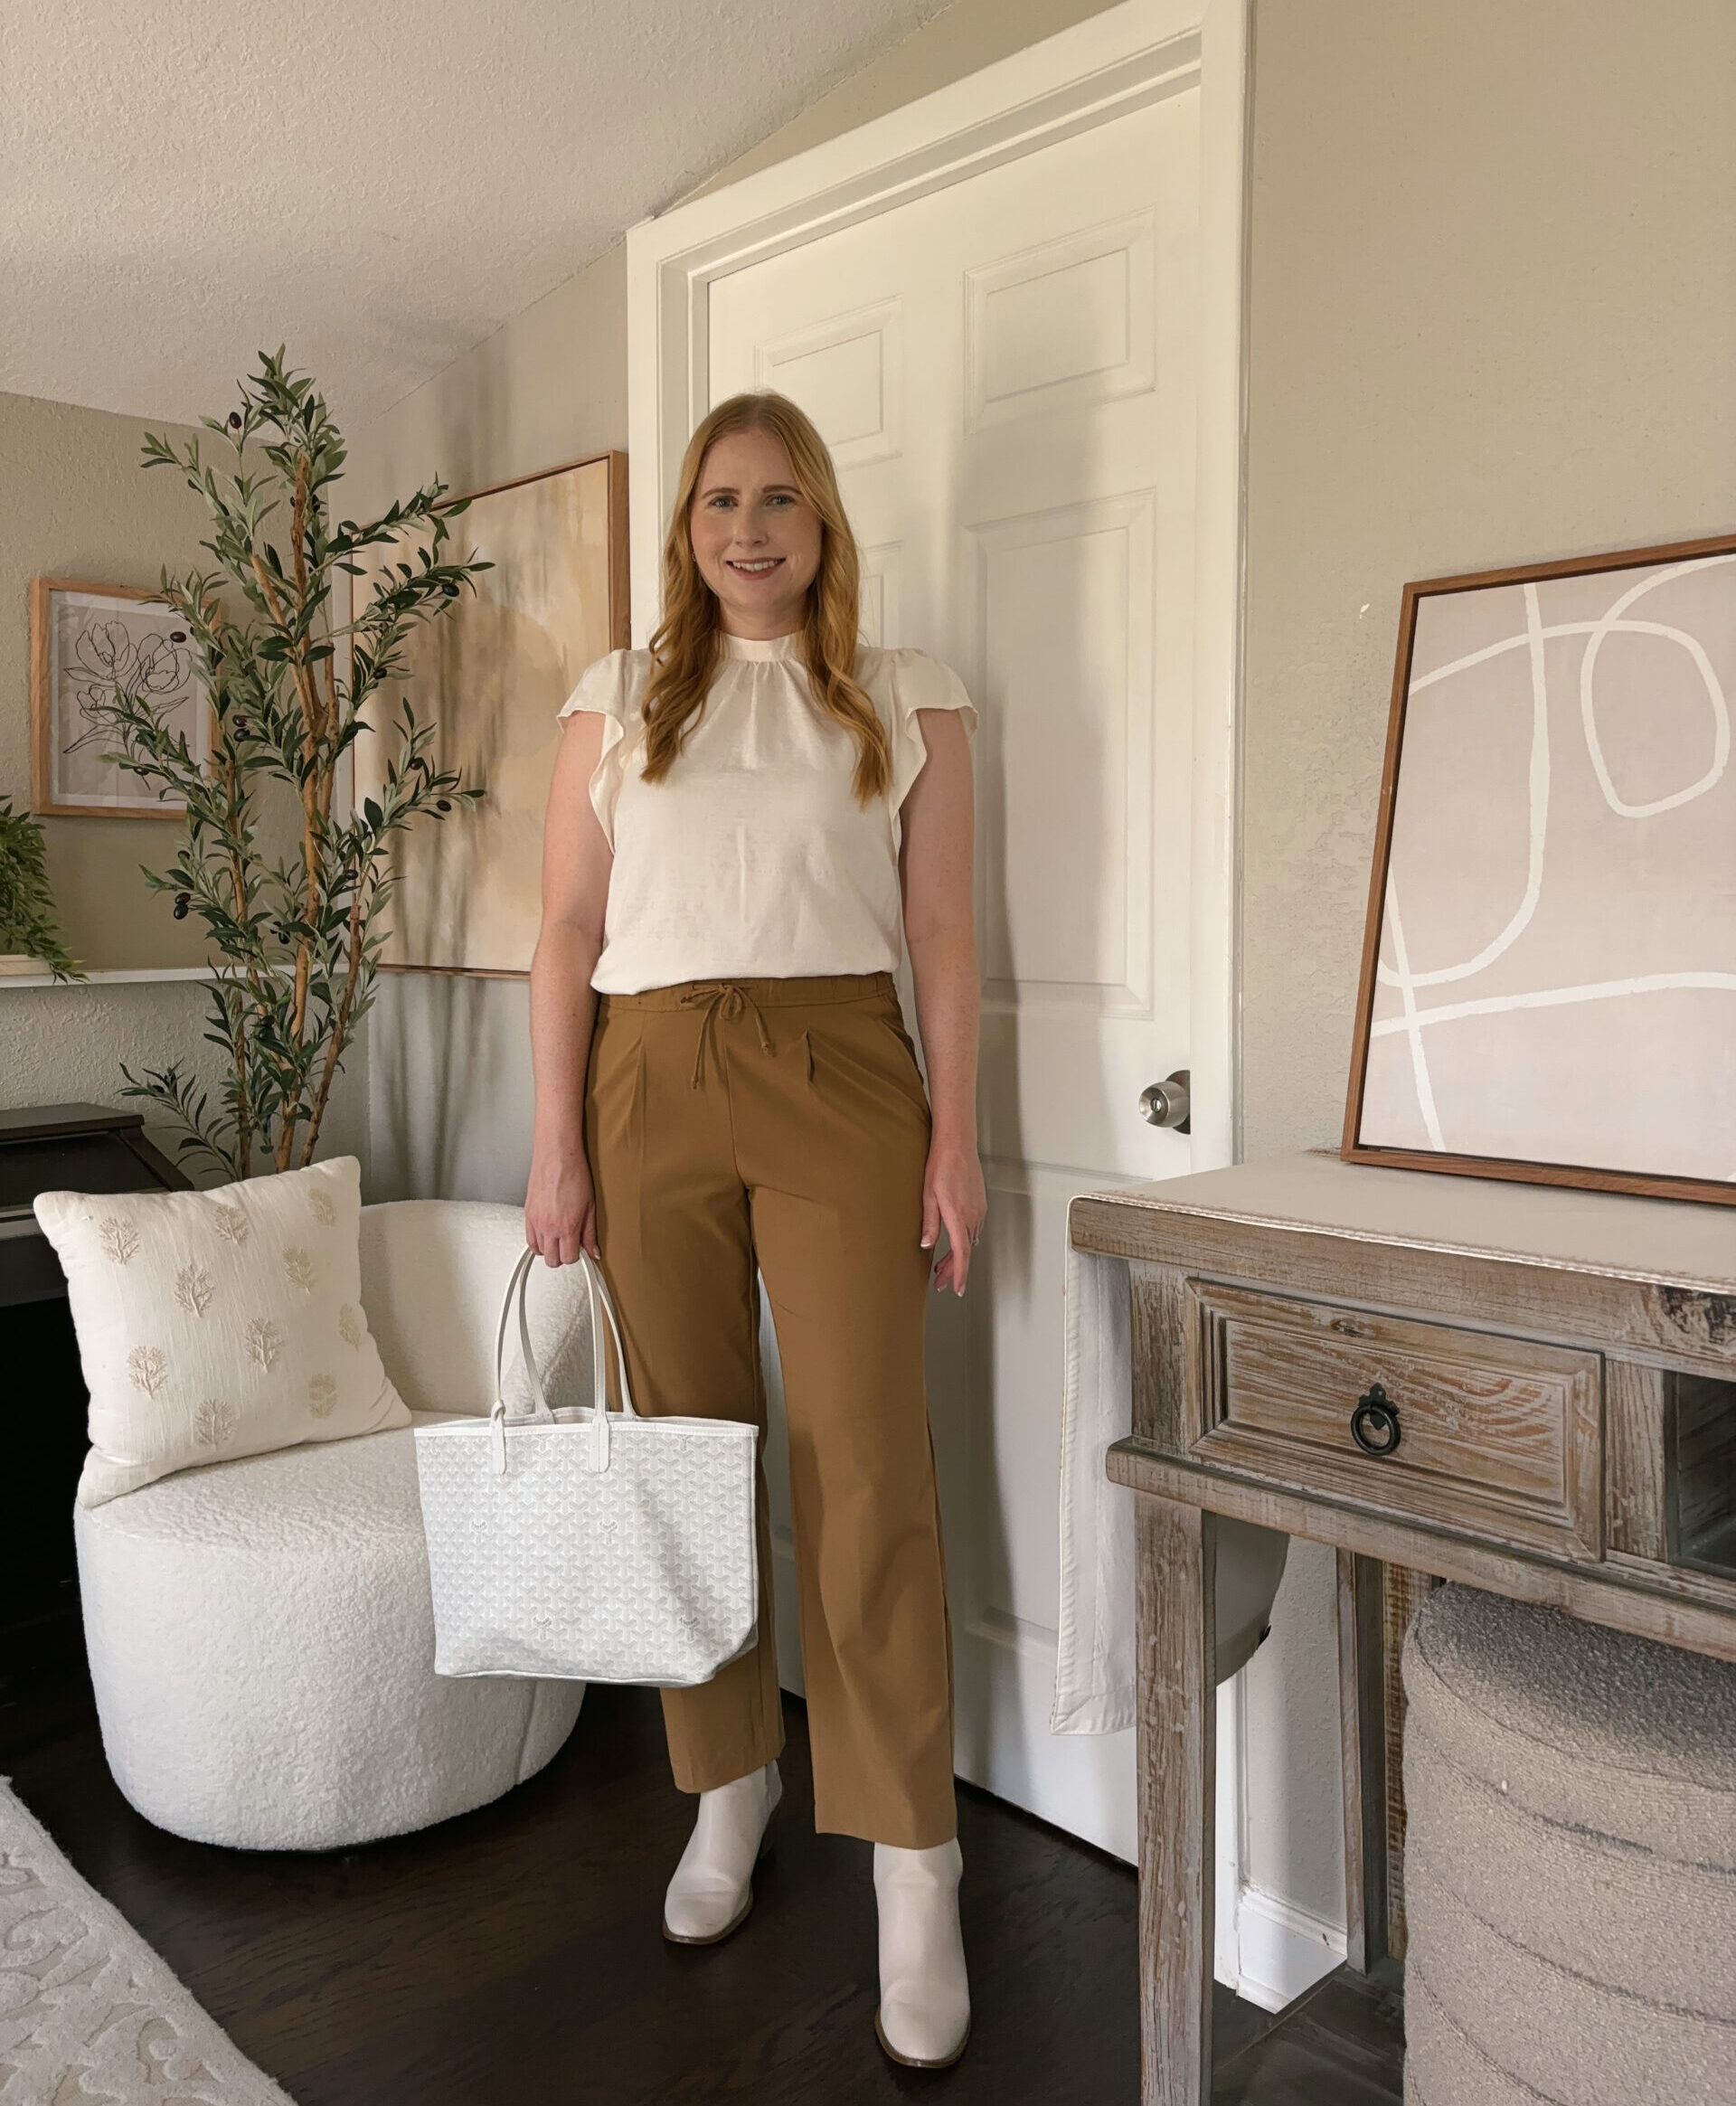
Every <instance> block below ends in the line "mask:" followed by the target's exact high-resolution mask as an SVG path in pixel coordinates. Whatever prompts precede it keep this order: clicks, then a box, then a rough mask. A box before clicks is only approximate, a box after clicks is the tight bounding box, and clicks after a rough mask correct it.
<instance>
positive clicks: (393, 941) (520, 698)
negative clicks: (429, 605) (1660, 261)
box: [350, 453, 628, 978]
mask: <svg viewBox="0 0 1736 2106" xmlns="http://www.w3.org/2000/svg"><path fill="white" fill-rule="evenodd" d="M454 548H456V550H457V552H458V553H460V554H465V553H467V554H469V555H471V556H472V557H473V558H474V559H479V560H481V561H484V562H488V563H491V564H492V565H493V566H494V567H493V569H492V570H487V571H482V572H481V573H480V574H479V575H478V576H477V578H476V590H475V591H474V592H470V591H467V592H465V593H464V594H462V595H461V596H460V598H459V599H458V600H456V601H455V602H454V603H453V605H452V607H451V608H450V609H449V610H448V612H447V613H446V614H445V615H443V616H442V617H441V619H439V621H438V622H433V623H429V624H428V625H426V626H424V627H422V628H417V629H414V630H412V631H411V632H410V636H409V637H408V639H407V641H406V643H405V644H404V646H403V647H402V650H401V657H402V659H403V662H404V666H405V677H404V678H403V679H402V680H400V681H395V682H393V683H392V684H390V685H387V686H382V688H381V689H380V690H379V691H378V693H377V694H376V695H375V697H374V698H373V704H372V705H371V707H370V709H369V712H368V717H369V721H370V722H371V723H372V724H373V727H374V732H375V733H376V734H383V735H364V736H363V737H362V738H361V739H360V740H358V741H357V742H356V746H355V749H354V751H355V756H356V760H355V793H354V794H355V800H356V802H357V804H358V805H359V804H360V803H361V802H362V800H363V798H366V797H369V796H373V795H375V794H376V791H377V786H378V782H379V779H380V775H381V772H382V770H383V767H384V763H385V760H386V758H387V757H388V756H389V755H390V754H391V753H392V751H395V750H396V746H397V740H396V737H395V735H394V734H393V732H392V724H393V723H394V722H396V720H397V718H398V714H399V705H400V704H401V701H403V700H404V699H406V698H408V700H409V701H410V704H412V706H413V707H414V709H415V712H416V715H417V718H418V720H419V721H420V722H429V721H430V720H431V721H432V722H433V723H434V725H435V727H436V735H435V741H434V745H433V749H432V751H431V752H430V755H429V758H430V759H431V760H433V762H434V764H435V765H436V766H437V767H439V768H441V769H446V768H457V769H459V770H462V772H463V776H464V779H465V781H466V782H467V783H476V784H479V785H480V786H481V787H482V788H483V789H484V791H485V792H486V795H485V796H484V798H482V800H481V802H480V803H478V804H476V805H474V806H471V807H458V809H456V810H455V811H454V812H453V813H452V815H451V816H450V817H448V818H446V819H444V820H442V821H441V823H440V824H439V825H438V826H414V827H407V828H405V829H404V830H403V831H402V832H401V833H399V834H398V835H396V836H394V844H395V851H394V854H395V860H394V864H393V875H394V876H395V878H396V880H397V887H396V890H395V891H394V892H393V893H392V897H391V899H390V900H389V901H388V902H387V903H386V905H385V907H384V908H383V909H382V919H383V921H385V923H386V924H387V925H388V927H387V938H386V946H385V949H384V950H383V952H382V956H381V961H380V962H381V964H382V967H384V968H388V969H390V970H396V971H401V972H424V973H429V972H434V973H472V974H477V975H482V976H486V977H512V978H516V977H522V976H523V975H524V974H526V973H528V972H529V971H530V967H531V954H532V952H533V949H535V945H536V933H537V927H538V923H539V921H540V919H541V913H542V813H543V807H544V806H545V805H546V803H547V801H548V794H549V784H550V781H551V779H552V776H553V772H554V760H555V755H556V753H557V752H558V751H560V745H561V724H560V721H559V715H558V713H559V711H560V708H561V704H562V703H563V702H565V700H566V699H567V697H568V695H570V694H571V693H572V690H573V688H574V686H575V685H577V683H578V679H579V675H580V673H582V672H583V671H584V669H585V667H586V666H588V665H590V662H591V661H592V660H593V659H594V658H600V657H602V656H604V655H605V654H606V653H607V652H609V651H611V650H614V649H617V648H618V647H622V646H624V645H625V644H626V643H627V640H628V631H627V456H626V455H625V454H624V453H608V454H601V455H599V456H597V457H596V458H592V459H589V460H580V461H572V462H570V463H568V464H567V465H566V466H564V467H558V468H550V469H548V470H546V471H544V472H542V473H540V474H537V475H533V476H524V477H519V478H518V479H517V480H515V481H514V482H510V483H501V484H496V485H495V486H492V487H491V488H488V489H486V490H478V491H476V493H474V494H473V495H472V496H471V498H470V503H469V508H468V510H467V511H466V512H464V513H461V514H460V515H459V516H458V518H457V519H456V520H454V521H453V523H452V538H451V541H450V542H449V543H448V551H450V550H453V549H454ZM405 553H407V551H405V550H404V549H402V548H396V547H395V548H393V549H391V550H382V551H372V552H369V554H370V555H372V556H373V559H374V561H375V562H383V561H384V560H386V559H387V558H388V557H389V558H390V559H391V560H393V561H402V560H403V557H404V555H405ZM358 561H359V562H360V563H361V566H362V573H363V574H362V575H360V576H357V577H353V578H352V579H351V581H350V583H351V592H352V604H353V606H361V605H363V604H364V603H365V600H366V598H367V597H368V596H369V595H370V594H371V593H372V591H373V589H374V586H375V584H376V583H377V582H378V577H377V572H376V571H374V569H373V567H372V566H371V565H370V563H369V561H368V557H367V556H363V558H360V559H358Z"/></svg>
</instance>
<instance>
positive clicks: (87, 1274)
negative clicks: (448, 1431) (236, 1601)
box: [36, 1156, 410, 1506]
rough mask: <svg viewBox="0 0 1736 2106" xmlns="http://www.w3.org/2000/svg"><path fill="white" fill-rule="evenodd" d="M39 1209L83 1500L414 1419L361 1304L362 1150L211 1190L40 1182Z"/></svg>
mask: <svg viewBox="0 0 1736 2106" xmlns="http://www.w3.org/2000/svg"><path fill="white" fill-rule="evenodd" d="M36 1219H37V1221H38V1222H39V1223H41V1224H42V1233H43V1234H44V1235H45V1236H46V1237H47V1238H48V1240H49V1242H51V1243H52V1244H53V1246H54V1248H55V1250H56V1251H58V1253H59V1254H60V1260H61V1270H63V1271H64V1272H65V1274H66V1280H67V1287H68V1289H69V1293H70V1297H71V1305H72V1322H73V1327H74V1328H75V1329H76V1330H77V1332H78V1336H79V1357H80V1361H81V1362H82V1364H83V1367H84V1384H85V1387H86V1388H87V1389H88V1390H89V1391H90V1454H89V1455H88V1456H87V1457H86V1458H85V1463H84V1475H83V1476H82V1477H81V1478H80V1480H79V1503H80V1506H100V1505H101V1504H102V1503H103V1501H104V1500H105V1499H113V1498H117V1497H119V1495H120V1494H121V1493H122V1492H133V1491H137V1489H138V1487H140V1486H141V1485H148V1484H150V1483H151V1482H152V1481H153V1480H154V1479H155V1478H161V1477H167V1476H168V1475H169V1474H170V1472H171V1471H174V1470H177V1469H187V1468H189V1467H190V1466H191V1465H192V1464H194V1463H203V1462H222V1461H226V1460H228V1459H231V1458H232V1457H235V1456H238V1455H259V1454H263V1453H264V1452H265V1451H266V1450H268V1449H274V1448H294V1447H296V1446H297V1445H298V1444H299V1443H300V1442H301V1441H304V1440H346V1439H348V1437H349V1436H350V1435H351V1434H354V1433H373V1432H377V1431H379V1430H380V1429H381V1428H382V1427H386V1426H408V1425H409V1424H410V1413H409V1412H408V1411H406V1409H405V1408H404V1403H403V1400H402V1398H401V1397H400V1396H399V1394H398V1392H397V1391H396V1390H395V1389H393V1387H392V1384H391V1382H390V1381H389V1380H388V1379H387V1376H386V1371H385V1369H384V1367H383V1366H382V1365H381V1361H380V1352H379V1348H378V1347H377V1346H375V1344H374V1342H373V1337H372V1336H371V1335H370V1333H369V1330H368V1321H367V1317H365V1316H364V1315H363V1310H362V1261H361V1255H360V1241H361V1232H362V1166H361V1165H360V1164H359V1163H358V1162H357V1160H356V1158H355V1157H354V1156H337V1157H333V1159H332V1160H331V1161H329V1162H325V1163H315V1164H312V1165H310V1166H309V1167H308V1168H307V1169H306V1170H289V1171H286V1172H284V1173H283V1174H282V1175H281V1176H275V1177H251V1178H247V1179H244V1180H242V1181H241V1183H239V1184H235V1185H218V1186H217V1187H216V1188H215V1189H213V1190H211V1191H207V1192H151V1193H144V1192H117V1193H84V1192H43V1193H41V1194H39V1195H38V1196H37V1199H36Z"/></svg>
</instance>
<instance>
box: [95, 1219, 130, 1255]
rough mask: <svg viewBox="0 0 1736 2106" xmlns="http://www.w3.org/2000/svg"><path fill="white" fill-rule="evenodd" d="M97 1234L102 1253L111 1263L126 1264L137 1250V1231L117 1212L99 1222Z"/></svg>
mask: <svg viewBox="0 0 1736 2106" xmlns="http://www.w3.org/2000/svg"><path fill="white" fill-rule="evenodd" d="M97 1234H98V1236H99V1238H100V1239H101V1242H102V1254H103V1256H104V1257H105V1258H107V1259H108V1261H109V1263H110V1264H111V1265H124V1264H126V1262H127V1260H128V1259H129V1258H131V1257H132V1256H134V1255H135V1253H136V1252H137V1250H138V1231H137V1229H136V1228H135V1227H134V1226H133V1224H132V1223H131V1222H127V1221H122V1220H121V1219H120V1217H119V1216H118V1214H110V1215H109V1218H108V1219H107V1220H106V1221H104V1222H101V1223H99V1224H98V1227H97Z"/></svg>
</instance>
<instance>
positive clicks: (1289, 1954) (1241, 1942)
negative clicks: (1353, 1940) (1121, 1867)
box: [1235, 1886, 1344, 2011]
mask: <svg viewBox="0 0 1736 2106" xmlns="http://www.w3.org/2000/svg"><path fill="white" fill-rule="evenodd" d="M1236 1940H1237V1949H1238V1959H1239V1962H1240V1964H1239V1968H1238V1979H1237V1982H1236V1985H1235V1987H1236V1994H1237V1995H1238V1996H1239V1997H1247V1999H1248V2001H1249V2002H1250V2004H1258V2005H1259V2006H1260V2008H1261V2010H1263V2011H1281V2010H1282V2009H1283V2008H1284V2007H1285V2005H1286V2004H1290V2003H1294V2002H1295V2000H1296V1999H1297V1997H1299V1996H1301V1995H1302V1994H1303V1992H1304V1991H1305V1990H1307V1989H1310V1988H1313V1987H1314V1985H1315V1983H1316V1982H1317V1981H1318V1980H1319V1979H1320V1978H1321V1977H1322V1976H1323V1975H1328V1974H1330V1973H1331V1972H1332V1970H1333V1969H1334V1968H1335V1967H1338V1966H1341V1965H1342V1964H1343V1962H1344V1931H1342V1930H1341V1929H1340V1928H1339V1926H1338V1925H1337V1924H1335V1923H1328V1922H1325V1921H1324V1919H1322V1918H1321V1917H1319V1916H1314V1915H1310V1914H1309V1913H1308V1912H1307V1910H1306V1909H1299V1908H1297V1905H1296V1904H1295V1903H1294V1902H1287V1901H1284V1900H1283V1899H1281V1898H1280V1897H1279V1896H1278V1894H1268V1893H1267V1892H1266V1890H1265V1888H1264V1887H1259V1886H1244V1887H1243V1888H1242V1889H1241V1893H1240V1894H1239V1895H1238V1896H1237V1908H1236Z"/></svg>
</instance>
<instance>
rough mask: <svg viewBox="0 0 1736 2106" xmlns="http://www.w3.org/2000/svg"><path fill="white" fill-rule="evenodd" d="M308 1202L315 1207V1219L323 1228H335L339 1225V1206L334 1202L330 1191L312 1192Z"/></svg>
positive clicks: (308, 1196)
mask: <svg viewBox="0 0 1736 2106" xmlns="http://www.w3.org/2000/svg"><path fill="white" fill-rule="evenodd" d="M307 1204H308V1205H309V1206H310V1207H312V1208H313V1210H314V1219H315V1220H316V1222H317V1223H319V1225H320V1227H321V1228H323V1229H335V1227H336V1226H337V1208H336V1207H335V1205H334V1204H333V1203H332V1195H331V1194H330V1193H329V1192H310V1193H309V1194H308V1195H307Z"/></svg>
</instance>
